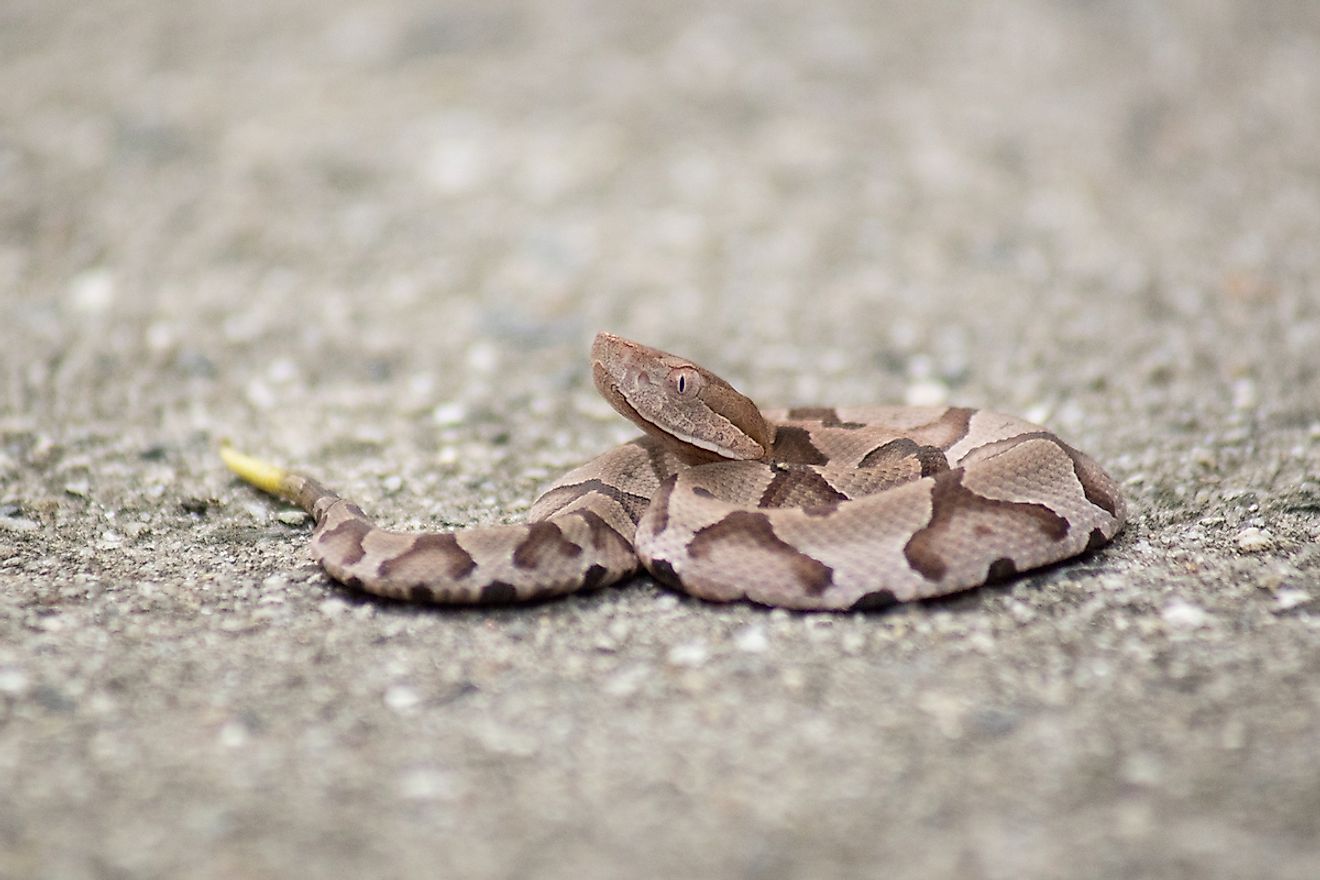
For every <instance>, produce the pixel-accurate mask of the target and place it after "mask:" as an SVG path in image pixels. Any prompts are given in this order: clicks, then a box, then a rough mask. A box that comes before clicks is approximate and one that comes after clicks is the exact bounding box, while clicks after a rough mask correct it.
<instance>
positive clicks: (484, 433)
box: [0, 0, 1320, 878]
mask: <svg viewBox="0 0 1320 880" xmlns="http://www.w3.org/2000/svg"><path fill="white" fill-rule="evenodd" d="M1317 109H1320V7H1317V6H1316V4H1314V3H1312V2H1305V0H1299V2H1273V3H1263V4H1262V3H1251V2H1233V0H1182V2H1179V0H1171V2H1160V3H1151V2H1137V0H1089V2H1083V0H1020V2H1010V3H1002V4H967V3H960V2H952V0H934V2H925V3H920V4H912V3H892V2H866V0H819V2H812V3H806V4H804V3H795V2H777V0H765V2H739V0H735V2H722V3H708V2H690V0H676V2H667V3H660V4H657V3H648V2H635V0H626V2H600V0H563V2H560V0H548V2H530V0H527V2H465V0H443V2H409V0H387V2H375V3H357V2H347V0H317V2H311V0H308V2H299V0H273V2H272V0H263V2H260V3H258V2H230V3H224V4H216V3H201V2H192V0H175V2H150V0H141V2H126V0H109V2H97V3H74V2H62V0H3V2H0V324H2V325H3V329H2V330H0V338H2V339H3V340H4V345H3V348H2V349H0V583H3V588H0V875H4V876H14V877H28V876H32V877H56V876H59V877H83V876H86V877H91V876H107V875H110V876H114V875H123V876H216V877H220V876H246V877H261V876H289V875H290V872H291V871H293V872H299V871H301V870H304V869H309V866H310V867H311V868H315V871H314V873H316V874H317V875H318V876H339V875H340V872H342V875H343V876H360V875H362V873H363V872H365V873H366V874H374V875H378V876H384V875H389V876H433V875H434V873H435V872H436V871H438V870H440V869H441V868H443V869H444V870H447V871H450V872H451V873H453V874H454V875H455V876H463V875H464V874H465V873H466V874H467V875H471V876H476V875H490V876H526V875H528V874H529V873H534V874H537V875H538V876H545V877H553V876H565V877H568V876H573V877H591V876H602V877H604V876H618V875H619V872H620V870H622V869H623V868H629V869H635V868H636V867H637V866H638V865H639V864H651V863H653V864H655V865H656V866H657V867H656V872H657V875H669V874H672V875H675V876H677V875H678V874H683V875H685V876H698V875H700V876H739V877H758V878H759V877H767V878H768V877H781V876H782V877H788V876H804V877H805V876H811V877H831V876H875V875H874V873H873V869H875V868H876V866H878V865H881V864H883V865H885V866H886V869H887V870H892V872H893V873H894V874H895V875H896V876H929V875H930V873H931V872H945V873H947V872H951V871H954V870H957V871H958V872H959V873H961V874H965V875H967V876H988V877H999V876H1014V877H1019V876H1042V877H1044V876H1058V875H1059V874H1060V873H1061V872H1075V871H1077V870H1082V872H1083V873H1088V874H1089V875H1091V876H1114V877H1119V876H1133V875H1134V873H1135V874H1141V873H1146V874H1150V873H1160V874H1162V875H1164V876H1198V877H1200V876H1267V875H1268V876H1275V877H1303V876H1306V877H1313V876H1316V872H1317V871H1320V850H1317V848H1316V840H1317V839H1320V838H1318V837H1317V832H1320V829H1317V827H1316V824H1315V823H1316V816H1317V815H1320V802H1318V801H1317V792H1320V781H1318V777H1317V775H1316V770H1315V766H1314V764H1315V762H1314V756H1315V746H1316V740H1315V730H1316V729H1317V726H1316V725H1317V724H1320V691H1317V689H1316V687H1317V686H1316V684H1315V682H1317V681H1320V675H1317V673H1320V667H1317V666H1316V662H1317V661H1316V659H1315V654H1314V651H1313V645H1314V638H1315V635H1316V626H1317V622H1316V621H1317V619H1316V618H1315V616H1314V612H1313V611H1308V607H1314V606H1312V605H1310V603H1311V598H1312V597H1313V596H1317V595H1320V591H1318V590H1317V587H1316V571H1317V567H1318V566H1317V562H1318V560H1317V554H1316V552H1315V542H1316V540H1317V536H1320V526H1318V525H1317V524H1316V514H1315V511H1316V510H1317V509H1320V501H1317V499H1318V498H1320V488H1318V487H1317V484H1316V482H1315V478H1314V474H1315V472H1316V469H1317V467H1318V466H1320V461H1318V460H1317V453H1316V446H1317V442H1316V441H1317V440H1318V439H1320V391H1318V390H1317V389H1318V388H1320V385H1318V384H1317V383H1318V382H1320V376H1317V370H1318V369H1320V356H1317V352H1320V281H1318V280H1317V279H1320V149H1317V145H1320V112H1317ZM598 329H609V330H612V331H614V332H618V333H621V334H624V335H627V336H631V337H634V338H638V339H641V340H642V341H645V342H648V343H650V344H653V345H657V346H660V347H662V348H666V349H669V350H673V351H676V352H679V353H681V354H685V355H689V356H692V357H693V358H695V359H697V360H699V361H700V362H701V363H703V364H705V365H707V366H709V367H710V368H712V369H714V370H716V371H717V372H719V373H720V374H722V375H725V376H726V377H727V378H729V379H730V380H732V381H734V382H735V384H737V385H739V387H740V388H741V389H742V390H744V391H746V392H747V393H749V394H750V395H751V396H753V397H754V398H755V399H757V400H758V401H760V402H761V403H762V404H764V405H778V404H790V403H868V402H872V403H883V402H895V401H904V400H906V401H909V402H913V403H941V402H945V401H949V402H957V403H962V404H968V405H975V406H993V407H994V408H996V409H1002V410H1005V411H1008V412H1016V413H1020V414H1024V415H1026V416H1028V417H1030V418H1033V419H1037V420H1043V421H1047V422H1048V423H1049V424H1050V425H1051V426H1052V427H1055V428H1057V429H1058V430H1059V431H1060V432H1061V433H1063V434H1064V435H1065V436H1066V437H1068V438H1069V439H1070V440H1071V441H1073V442H1075V443H1076V444H1077V445H1078V446H1080V447H1082V448H1084V449H1086V450H1087V451H1089V452H1093V453H1094V454H1095V455H1096V457H1097V458H1098V459H1100V460H1101V461H1102V462H1103V463H1105V464H1106V466H1108V467H1109V468H1110V469H1111V470H1112V472H1113V473H1114V474H1115V475H1116V476H1117V477H1118V478H1119V479H1120V481H1121V482H1123V484H1124V486H1125V489H1126V491H1128V492H1129V493H1130V498H1131V500H1132V502H1133V503H1134V510H1135V516H1134V520H1133V524H1132V525H1131V526H1130V528H1129V530H1128V531H1127V532H1126V533H1125V537H1124V538H1122V539H1121V540H1120V542H1119V543H1118V544H1117V545H1116V546H1115V547H1114V548H1113V549H1112V550H1110V551H1107V553H1106V554H1105V555H1104V556H1103V557H1101V559H1100V560H1099V561H1093V562H1091V563H1088V564H1086V565H1083V566H1082V567H1081V568H1080V569H1079V570H1078V571H1077V572H1075V573H1074V576H1075V579H1073V580H1068V579H1065V580H1063V581H1059V580H1058V579H1057V577H1056V579H1054V580H1051V579H1050V576H1049V575H1044V576H1042V577H1041V579H1037V580H1036V581H1033V582H1031V583H1028V584H1027V586H1022V585H1019V586H1018V587H1013V588H1004V589H1000V590H998V591H993V590H988V591H985V595H984V596H982V594H980V593H978V594H974V596H973V597H972V598H969V599H967V600H965V602H964V604H958V603H956V602H955V603H953V604H952V605H951V606H948V607H944V606H941V607H937V608H935V609H902V610H899V611H896V612H893V613H891V614H889V615H882V616H875V617H870V618H867V617H858V618H848V619H842V618H840V619H838V620H833V619H831V621H830V622H826V623H813V622H811V621H812V620H813V618H807V617H787V616H782V615H779V616H777V615H768V614H767V613H766V612H764V611H763V610H761V609H751V608H734V609H713V608H711V607H709V606H702V605H697V604H695V603H691V602H688V601H686V600H683V601H681V602H679V601H675V600H674V599H673V598H672V597H670V596H669V595H668V594H665V593H663V592H662V591H658V590H656V589H654V587H652V586H647V585H645V584H643V585H640V586H639V585H634V586H633V587H631V588H628V589H626V590H623V591H610V592H608V593H607V594H602V595H600V596H596V597H589V598H584V599H574V600H569V601H568V602H566V603H560V604H558V605H552V606H547V607H538V608H536V609H530V610H523V611H521V612H491V613H484V612H483V613H473V614H469V615H462V614H459V615H447V614H437V613H433V612H430V611H426V612H419V611H417V610H415V609H407V608H399V607H396V606H392V605H381V604H380V603H369V602H363V601H362V600H360V599H359V598H357V597H354V596H352V595H350V594H347V593H345V592H344V591H342V590H339V589H338V588H336V587H333V586H331V585H328V584H327V583H326V582H325V581H324V580H323V579H321V578H320V577H319V575H317V574H316V573H315V571H313V570H311V569H308V568H307V567H306V562H305V555H304V553H305V551H304V547H303V545H304V542H305V534H304V531H303V530H300V529H298V528H289V527H288V526H286V525H282V524H281V523H280V522H279V521H278V520H277V519H276V515H277V513H278V512H279V510H280V508H279V507H278V506H277V505H272V504H269V503H267V502H265V501H263V500H262V499H259V498H258V497H256V496H255V494H254V493H251V492H249V491H247V490H245V489H243V488H241V487H237V486H235V485H234V484H233V483H232V482H231V481H230V480H229V479H228V477H227V476H226V475H225V474H224V473H223V471H222V470H221V468H220V466H219V465H218V462H217V460H216V458H215V456H214V448H215V445H216V443H217V442H218V440H219V439H220V438H221V437H224V436H228V437H231V438H233V439H234V440H235V441H236V442H239V443H240V445H243V446H247V447H251V448H252V449H253V450H254V451H255V452H258V453H261V454H263V455H267V456H270V457H272V458H276V459H279V460H284V461H289V462H291V463H294V464H298V465H301V466H305V467H308V468H310V469H312V470H314V471H316V472H317V473H319V474H321V475H324V476H325V477H326V478H327V481H328V482H331V483H332V484H334V485H337V486H342V487H343V488H344V489H345V490H346V491H348V492H350V493H352V494H354V495H355V496H358V497H359V499H360V500H362V501H363V502H364V503H365V504H366V506H367V507H368V509H369V510H371V511H372V512H374V513H377V514H379V515H380V516H381V518H382V520H383V521H386V522H389V523H391V524H394V525H400V526H422V525H434V524H436V523H441V524H446V525H461V524H467V523H472V522H493V521H507V520H510V519H516V518H517V516H518V515H519V513H520V512H521V511H522V510H524V509H525V507H526V503H527V501H528V500H529V499H530V498H531V497H532V496H533V495H534V493H535V490H536V487H537V486H538V485H540V484H542V483H544V482H545V480H546V479H547V478H549V477H552V476H554V475H555V474H557V473H559V472H560V471H562V470H563V469H565V468H566V467H568V466H569V465H571V464H574V463H576V462H578V461H581V460H584V459H585V458H587V457H588V456H590V455H593V454H595V453H596V452H598V451H600V450H602V449H604V448H605V447H607V446H608V445H609V444H611V443H613V442H617V441H618V440H620V439H623V438H625V437H627V436H628V435H629V433H630V431H629V429H628V427H627V426H626V425H624V424H622V420H619V419H617V418H616V417H614V416H613V415H612V413H611V412H610V411H609V409H608V407H607V406H606V405H605V404H604V403H603V402H601V401H599V400H598V399H597V398H596V397H595V395H594V392H593V390H592V388H591V385H590V380H589V376H588V370H587V368H586V351H587V346H588V344H589V341H590V338H591V336H592V334H593V333H594V332H595V331H596V330H598ZM290 573H292V574H290ZM286 576H287V577H286ZM281 577H286V579H284V580H281V579H280V578H281ZM272 578H274V580H272ZM287 578H292V580H288V579H287ZM1106 579H1108V580H1106ZM1024 590H1025V592H1023V591H1024ZM1290 591H1291V592H1290ZM969 603H970V604H969ZM362 609H366V610H362ZM602 633H604V635H602ZM749 633H750V635H749ZM602 640H603V642H602ZM987 640H988V641H987ZM763 643H764V645H766V646H768V647H761V648H758V647H757V646H761V645H763ZM602 644H604V647H601V645H602ZM584 645H591V646H594V647H592V648H590V649H584V648H583V646H584ZM692 645H696V646H697V647H695V648H691V646H692ZM749 645H750V646H752V647H750V648H749V647H748V646H749ZM739 646H741V647H739ZM969 646H970V647H969ZM987 646H989V647H987ZM677 648H682V649H684V650H678V652H677V653H674V652H675V650H676V649H677ZM688 648H691V649H690V650H688ZM969 651H970V652H971V653H970V654H969V653H968V652H969ZM490 658H498V659H495V660H492V659H490ZM565 670H567V671H565ZM795 683H796V684H795ZM400 688H402V690H400ZM469 695H475V696H469ZM491 725H493V726H491ZM473 731H476V732H475V733H474V732H473ZM419 737H422V740H421V741H420V742H419V739H418V738H419ZM1046 767H1048V771H1047V770H1046V769H1045V768H1046ZM347 828H351V829H352V830H350V831H345V829H347ZM436 829H440V832H437V830H436ZM441 832H442V833H441ZM436 837H442V838H443V839H444V841H445V844H444V847H443V848H441V849H440V850H437V847H436V843H435V841H436ZM199 856H200V857H199ZM643 859H645V861H643ZM1079 859H1081V860H1080V861H1079ZM1088 859H1089V860H1090V861H1091V862H1093V864H1094V866H1095V870H1094V871H1093V872H1089V871H1087V870H1085V869H1081V868H1079V866H1080V865H1082V864H1085V863H1086V860H1088ZM428 871H429V872H430V873H429V874H428V873H427V872H428Z"/></svg>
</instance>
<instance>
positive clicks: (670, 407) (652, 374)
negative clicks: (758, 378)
mask: <svg viewBox="0 0 1320 880" xmlns="http://www.w3.org/2000/svg"><path fill="white" fill-rule="evenodd" d="M591 374H592V377H593V378H594V379H595V381H596V388H597V389H598V390H599V391H600V393H601V394H602V395H603V396H604V398H605V399H606V400H608V401H609V402H610V405H611V406H613V407H614V408H615V409H616V410H618V411H619V413H620V414H621V415H623V416H624V417H625V418H627V419H628V420H630V421H632V422H633V423H635V424H636V425H637V426H638V427H639V428H641V429H642V430H643V431H645V432H646V433H648V434H650V435H651V436H653V437H656V438H657V439H659V440H661V441H664V442H665V443H666V444H667V445H668V446H669V447H670V448H671V449H673V450H674V451H675V452H677V453H678V454H679V455H681V456H683V457H684V458H686V459H689V460H692V461H718V460H733V461H746V460H752V459H764V458H766V456H767V455H768V454H769V450H770V443H771V437H772V432H771V429H770V426H769V425H768V424H766V421H765V419H764V418H763V417H762V416H761V410H760V409H759V408H758V407H757V405H756V404H755V403H753V402H752V401H751V400H750V399H748V398H747V397H745V396H743V395H742V394H739V393H738V392H737V391H735V390H734V388H733V386H731V385H730V384H729V383H728V382H725V381H724V380H723V379H721V378H720V377H719V376H716V375H715V374H714V373H712V372H711V371H710V370H707V369H706V368H705V367H702V366H699V365H698V364H694V363H693V362H692V361H690V360H688V359H687V358H681V357H678V356H677V355H672V354H669V353H668V352H664V351H660V350H659V349H656V348H651V347H649V346H646V345H642V344H641V343H639V342H633V341H632V340H631V339H624V338H623V337H621V336H615V335H613V334H611V333H597V334H596V340H595V342H593V343H592V345H591Z"/></svg>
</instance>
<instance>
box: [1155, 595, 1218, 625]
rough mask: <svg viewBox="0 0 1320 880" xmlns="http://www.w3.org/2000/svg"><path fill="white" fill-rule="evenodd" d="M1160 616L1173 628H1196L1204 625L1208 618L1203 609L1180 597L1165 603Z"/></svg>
mask: <svg viewBox="0 0 1320 880" xmlns="http://www.w3.org/2000/svg"><path fill="white" fill-rule="evenodd" d="M1160 616H1161V617H1163V618H1164V622H1165V623H1166V624H1167V625H1169V626H1171V627H1173V628H1174V629H1197V628H1199V627H1202V626H1205V624H1206V623H1207V622H1208V621H1209V619H1210V616H1209V615H1208V614H1206V612H1205V609H1203V608H1201V607H1199V606H1197V605H1193V604H1192V603H1190V602H1186V601H1184V600H1182V599H1174V600H1173V601H1172V602H1170V603H1169V604H1168V605H1165V606H1164V610H1163V611H1161V612H1160Z"/></svg>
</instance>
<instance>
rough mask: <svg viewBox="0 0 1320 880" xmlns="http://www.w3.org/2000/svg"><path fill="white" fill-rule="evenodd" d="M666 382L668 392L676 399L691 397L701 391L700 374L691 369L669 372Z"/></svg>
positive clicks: (680, 368) (678, 369)
mask: <svg viewBox="0 0 1320 880" xmlns="http://www.w3.org/2000/svg"><path fill="white" fill-rule="evenodd" d="M668 380H669V390H670V391H672V392H673V393H674V394H675V395H676V396H678V397H682V398H688V397H692V396H694V395H695V394H696V393H697V392H698V391H699V390H701V385H702V380H701V374H700V373H698V372H697V371H696V370H694V369H692V368H691V367H678V368H676V369H673V370H670V371H669V376H668Z"/></svg>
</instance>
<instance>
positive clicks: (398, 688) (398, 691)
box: [385, 684, 422, 715]
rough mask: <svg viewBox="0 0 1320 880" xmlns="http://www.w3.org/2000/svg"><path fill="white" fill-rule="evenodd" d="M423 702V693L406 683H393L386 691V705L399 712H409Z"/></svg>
mask: <svg viewBox="0 0 1320 880" xmlns="http://www.w3.org/2000/svg"><path fill="white" fill-rule="evenodd" d="M421 702H422V697H421V694H419V693H417V691H415V690H413V689H412V688H410V687H408V685H406V684H396V685H391V686H390V688H389V689H388V690H386V691H385V705H386V706H388V707H389V708H390V709H392V710H394V711H395V712H398V713H399V714H401V715H403V714H407V713H410V712H411V711H412V710H414V709H416V708H417V707H418V706H419V705H420V704H421Z"/></svg>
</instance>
